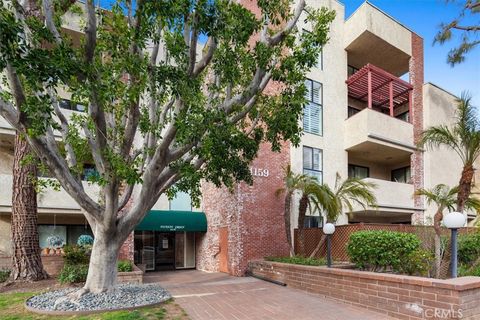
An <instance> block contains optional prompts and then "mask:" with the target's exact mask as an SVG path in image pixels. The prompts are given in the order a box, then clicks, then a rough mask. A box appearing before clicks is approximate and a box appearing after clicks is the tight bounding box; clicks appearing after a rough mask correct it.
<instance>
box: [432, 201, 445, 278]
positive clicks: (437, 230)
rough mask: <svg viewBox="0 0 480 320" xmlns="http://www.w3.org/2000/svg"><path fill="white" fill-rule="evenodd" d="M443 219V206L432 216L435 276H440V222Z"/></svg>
mask: <svg viewBox="0 0 480 320" xmlns="http://www.w3.org/2000/svg"><path fill="white" fill-rule="evenodd" d="M442 219H443V208H439V209H438V211H437V212H436V213H435V216H434V217H433V228H434V230H435V278H440V269H441V266H442V253H441V251H442V250H441V249H442V248H441V245H442V242H441V235H442V229H441V227H440V223H441V221H442Z"/></svg>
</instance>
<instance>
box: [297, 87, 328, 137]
mask: <svg viewBox="0 0 480 320" xmlns="http://www.w3.org/2000/svg"><path fill="white" fill-rule="evenodd" d="M307 82H308V83H309V85H310V89H309V90H308V91H309V92H310V96H309V97H308V99H307V105H305V106H304V107H303V116H304V117H305V108H306V107H307V106H308V105H309V104H313V105H316V106H318V107H319V113H320V114H321V121H318V124H319V126H320V128H319V132H318V133H316V132H311V131H306V130H305V120H303V121H302V126H303V132H305V133H309V134H313V135H316V136H320V137H323V114H324V113H323V83H321V82H320V81H316V80H312V79H309V78H306V79H305V83H307ZM314 83H318V84H319V85H320V97H319V100H320V103H317V102H314V101H313V84H314Z"/></svg>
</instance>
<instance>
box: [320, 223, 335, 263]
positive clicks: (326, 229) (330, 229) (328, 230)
mask: <svg viewBox="0 0 480 320" xmlns="http://www.w3.org/2000/svg"><path fill="white" fill-rule="evenodd" d="M334 232H335V225H334V224H333V223H325V225H324V226H323V233H324V234H326V235H327V266H328V267H329V268H330V267H331V266H332V240H331V237H332V234H333V233H334Z"/></svg>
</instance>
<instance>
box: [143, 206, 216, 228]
mask: <svg viewBox="0 0 480 320" xmlns="http://www.w3.org/2000/svg"><path fill="white" fill-rule="evenodd" d="M135 230H137V231H187V232H188V231H190V232H195V231H197V232H206V231H207V217H206V216H205V213H203V212H194V211H172V210H151V211H150V212H149V213H148V214H147V215H146V216H145V218H143V220H142V222H140V224H139V225H138V226H137V227H136V228H135Z"/></svg>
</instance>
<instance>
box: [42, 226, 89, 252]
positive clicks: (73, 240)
mask: <svg viewBox="0 0 480 320" xmlns="http://www.w3.org/2000/svg"><path fill="white" fill-rule="evenodd" d="M83 234H88V235H90V236H92V237H93V233H92V230H91V229H90V226H89V225H47V224H43V225H39V226H38V239H39V242H40V248H42V249H43V248H48V247H49V244H48V241H47V239H48V237H50V236H58V237H60V238H61V239H62V240H63V245H66V244H68V245H75V244H77V241H78V237H80V236H81V235H83Z"/></svg>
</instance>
